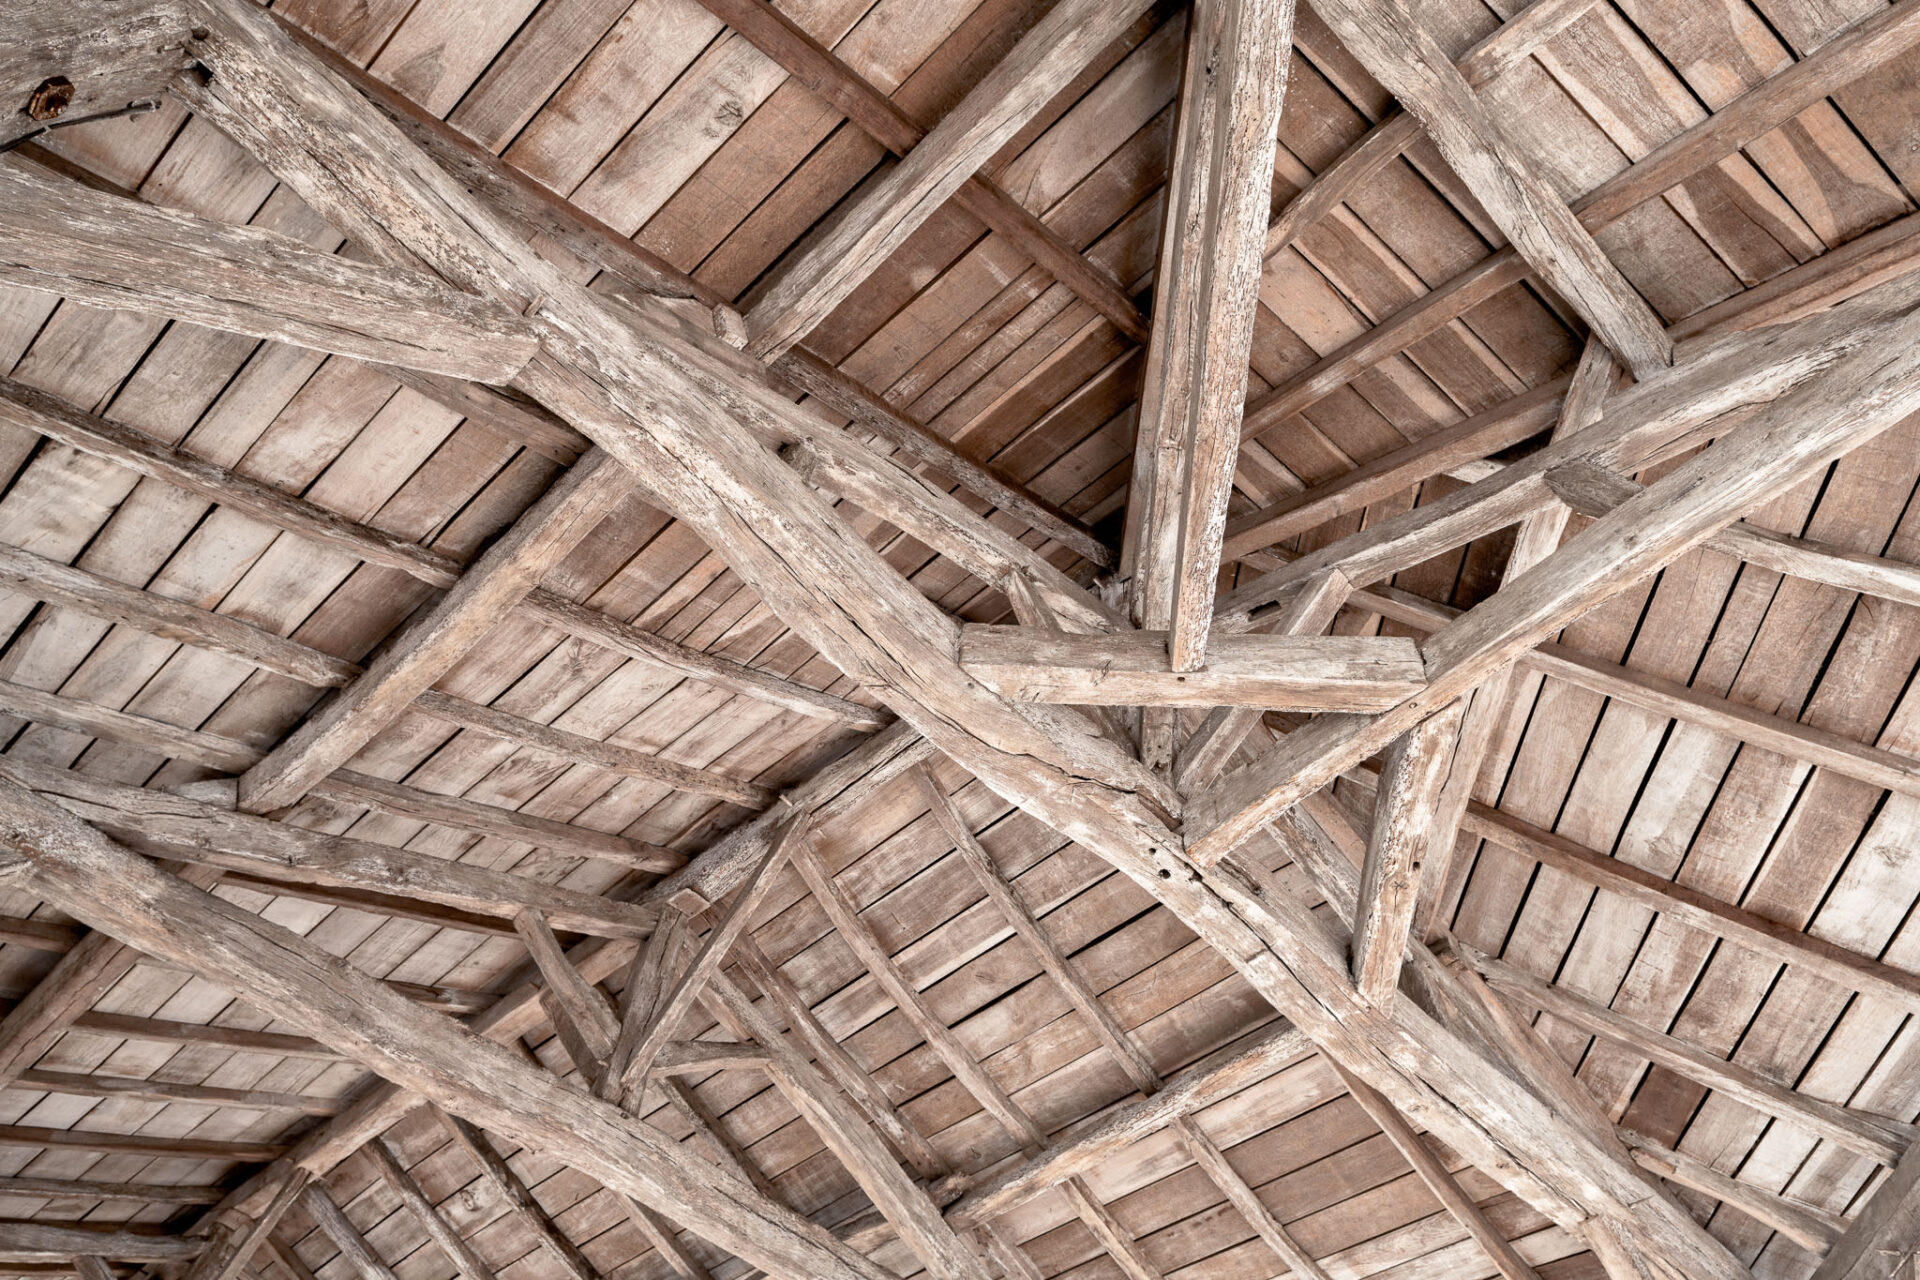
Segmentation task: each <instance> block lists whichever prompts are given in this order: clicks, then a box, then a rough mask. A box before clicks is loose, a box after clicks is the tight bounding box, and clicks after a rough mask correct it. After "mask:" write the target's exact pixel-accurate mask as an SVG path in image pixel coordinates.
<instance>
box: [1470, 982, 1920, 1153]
mask: <svg viewBox="0 0 1920 1280" xmlns="http://www.w3.org/2000/svg"><path fill="white" fill-rule="evenodd" d="M1463 954H1465V955H1467V957H1468V959H1469V961H1470V962H1471V963H1472V964H1473V965H1474V967H1475V968H1477V969H1479V970H1480V972H1481V973H1482V974H1484V975H1485V977H1486V979H1487V982H1488V983H1489V985H1491V986H1492V987H1493V989H1494V990H1496V991H1501V992H1505V993H1507V994H1509V995H1512V996H1514V997H1517V998H1518V999H1520V1000H1522V1001H1524V1002H1526V1003H1527V1004H1530V1005H1533V1006H1534V1007H1535V1008H1538V1009H1541V1010H1543V1011H1544V1012H1547V1013H1550V1014H1552V1015H1553V1016H1554V1017H1556V1018H1560V1019H1563V1020H1564V1021H1566V1022H1569V1023H1572V1024H1573V1025H1574V1026H1576V1027H1579V1028H1580V1029H1581V1030H1583V1031H1586V1032H1588V1033H1589V1034H1592V1035H1596V1036H1601V1037H1603V1038H1605V1039H1607V1040H1610V1041H1612V1042H1613V1043H1614V1044H1616V1045H1620V1046H1621V1047H1623V1048H1625V1049H1627V1050H1628V1051H1630V1052H1632V1053H1634V1054H1636V1055H1638V1056H1640V1057H1643V1058H1645V1059H1646V1060H1647V1061H1648V1062H1651V1063H1657V1064H1658V1065H1660V1066H1662V1067H1665V1068H1666V1069H1667V1070H1669V1071H1672V1072H1675V1073H1677V1074H1679V1075H1682V1076H1685V1077H1687V1078H1688V1079H1690V1080H1694V1081H1696V1082H1698V1083H1700V1084H1702V1085H1704V1086H1706V1087H1707V1088H1709V1089H1714V1090H1717V1091H1719V1092H1721V1093H1724V1094H1726V1095H1727V1096H1729V1097H1731V1098H1734V1099H1737V1100H1738V1101H1739V1102H1740V1103H1741V1104H1742V1105H1744V1106H1748V1107H1752V1108H1754V1109H1755V1110H1757V1111H1759V1112H1760V1113H1761V1114H1763V1115H1769V1116H1773V1117H1775V1118H1777V1119H1780V1120H1784V1121H1786V1122H1787V1123H1789V1124H1793V1125H1797V1126H1799V1127H1800V1128H1803V1129H1806V1130H1808V1131H1809V1132H1811V1133H1816V1134H1818V1135H1820V1136H1821V1137H1823V1138H1826V1139H1828V1140H1829V1141H1832V1142H1836V1143H1839V1144H1840V1145H1841V1146H1843V1147H1845V1148H1846V1149H1847V1150H1849V1151H1857V1152H1859V1153H1860V1154H1861V1155H1864V1156H1868V1157H1871V1158H1872V1159H1874V1160H1878V1161H1879V1162H1880V1163H1881V1164H1887V1165H1891V1164H1894V1163H1896V1162H1897V1161H1898V1160H1899V1159H1900V1158H1901V1156H1902V1155H1903V1154H1904V1153H1905V1152H1906V1150H1907V1149H1908V1147H1910V1146H1911V1145H1912V1140H1913V1133H1914V1131H1913V1127H1912V1126H1911V1125H1907V1124H1903V1123H1901V1122H1900V1121H1898V1120H1890V1119H1886V1118H1884V1117H1881V1116H1874V1115H1868V1114H1866V1113H1863V1112H1859V1111H1854V1110H1851V1109H1849V1108H1846V1107H1842V1106H1839V1105H1837V1104H1835V1103H1831V1102H1826V1101H1823V1100H1822V1099H1819V1098H1814V1097H1809V1096H1808V1095H1806V1094H1803V1093H1798V1092H1796V1091H1794V1090H1793V1089H1790V1088H1788V1087H1787V1086H1786V1085H1784V1084H1781V1083H1780V1082H1778V1081H1776V1080H1769V1079H1767V1078H1766V1077H1765V1076H1764V1075H1762V1074H1760V1073H1759V1072H1757V1071H1755V1070H1753V1069H1752V1068H1750V1067H1746V1066H1742V1065H1741V1064H1740V1063H1737V1062H1729V1061H1728V1060H1726V1059H1725V1058H1721V1057H1718V1056H1716V1055H1714V1054H1711V1053H1708V1052H1707V1051H1706V1050H1704V1049H1701V1048H1698V1047H1696V1046H1694V1045H1690V1044H1688V1043H1686V1042H1685V1041H1683V1040H1681V1039H1679V1038H1678V1037H1675V1036H1670V1035H1667V1034H1666V1033H1665V1032H1661V1031H1656V1030H1654V1029H1653V1028H1651V1027H1646V1026H1642V1025H1641V1024H1639V1023H1637V1022H1635V1021H1634V1020H1633V1019H1632V1018H1629V1017H1627V1016H1625V1015H1624V1014H1619V1013H1615V1012H1614V1011H1613V1010H1611V1009H1609V1008H1607V1007H1606V1006H1605V1005H1602V1004H1599V1003H1597V1002H1595V1001H1593V1000H1589V999H1587V998H1586V997H1585V996H1582V995H1580V994H1579V993H1578V992H1573V991H1568V990H1567V989H1565V988H1564V987H1558V986H1554V985H1552V984H1550V983H1546V982H1542V981H1541V980H1540V979H1538V978H1536V977H1534V976H1533V975H1532V974H1530V973H1527V972H1526V971H1525V970H1523V969H1519V968H1516V967H1515V966H1513V965H1509V964H1505V963H1503V962H1501V961H1498V960H1493V959H1490V958H1488V957H1486V956H1481V955H1475V954H1473V953H1472V952H1470V951H1464V950H1463Z"/></svg>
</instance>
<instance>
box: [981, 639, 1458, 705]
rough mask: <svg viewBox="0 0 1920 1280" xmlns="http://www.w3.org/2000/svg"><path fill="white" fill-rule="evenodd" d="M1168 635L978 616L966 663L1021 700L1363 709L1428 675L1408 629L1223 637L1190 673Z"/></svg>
mask: <svg viewBox="0 0 1920 1280" xmlns="http://www.w3.org/2000/svg"><path fill="white" fill-rule="evenodd" d="M1166 635H1167V633H1166V632H1164V631H1123V632H1118V633H1115V634H1111V635H1098V636H1090V635H1075V634H1070V633H1067V632H1059V631H1041V630H1036V629H1034V628H1031V627H1001V626H982V625H978V624H975V625H969V626H966V627H964V628H962V629H961V633H960V665H961V666H962V667H964V668H966V670H967V671H968V672H969V673H970V674H971V675H973V676H974V677H975V678H976V679H978V680H979V681H980V682H981V683H983V684H985V685H986V686H987V687H988V688H990V689H993V690H995V691H997V692H999V693H1002V694H1004V695H1006V696H1007V697H1009V698H1011V699H1013V700H1014V701H1016V702H1052V703H1073V704H1086V705H1094V706H1133V705H1138V706H1165V707H1215V706H1221V705H1228V706H1247V707H1263V708H1266V709H1269V710H1276V711H1329V710H1337V711H1358V710H1364V709H1367V708H1370V707H1382V706H1391V705H1394V704H1395V703H1397V702H1399V701H1400V700H1401V699H1402V698H1405V697H1407V696H1408V695H1409V694H1411V693H1413V692H1414V691H1416V690H1417V689H1419V688H1420V687H1421V685H1422V684H1424V682H1425V678H1426V672H1425V669H1424V668H1423V667H1422V665H1421V662H1420V655H1419V653H1418V651H1416V650H1415V649H1414V647H1413V645H1412V644H1411V642H1408V641H1405V640H1403V639H1400V638H1398V637H1380V636H1278V635H1227V636H1220V637H1218V638H1217V640H1216V642H1215V644H1214V645H1213V646H1212V649H1211V652H1209V653H1208V655H1207V665H1206V666H1205V667H1204V668H1202V669H1200V670H1196V671H1184V672H1183V671H1177V670H1175V669H1173V667H1172V664H1171V663H1170V662H1169V661H1168V659H1167V655H1166Z"/></svg>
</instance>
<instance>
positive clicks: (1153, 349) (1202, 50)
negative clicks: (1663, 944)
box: [1126, 0, 1293, 764]
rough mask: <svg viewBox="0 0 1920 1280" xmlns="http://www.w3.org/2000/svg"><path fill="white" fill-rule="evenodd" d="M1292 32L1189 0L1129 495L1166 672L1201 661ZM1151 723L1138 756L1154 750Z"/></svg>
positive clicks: (1166, 745) (1266, 12) (1274, 16)
mask: <svg viewBox="0 0 1920 1280" xmlns="http://www.w3.org/2000/svg"><path fill="white" fill-rule="evenodd" d="M1292 41H1293V0H1200V2H1199V3H1197V4H1196V5H1195V6H1194V8H1193V11H1192V13H1191V14H1190V15H1189V16H1188V19H1187V48H1186V62H1185V67H1184V70H1183V72H1182V76H1181V83H1180V96H1179V99H1178V102H1177V106H1176V112H1177V114H1176V117H1175V133H1174V144H1173V160H1172V169H1171V171H1170V174H1169V177H1168V180H1167V191H1166V194H1165V204H1166V214H1165V222H1164V225H1163V226H1162V229H1161V234H1160V260H1159V266H1158V268H1157V269H1156V272H1155V277H1154V329H1153V337H1152V340H1151V341H1150V342H1149V344H1148V347H1147V369H1146V382H1145V386H1144V389H1143V390H1142V392H1141V397H1140V414H1139V426H1138V428H1137V430H1136V433H1135V444H1134V463H1133V479H1132V482H1131V483H1132V487H1131V490H1130V496H1129V499H1128V503H1127V562H1126V567H1127V568H1129V569H1131V571H1132V574H1133V584H1132V594H1131V601H1132V614H1133V619H1134V621H1135V622H1136V623H1138V624H1139V625H1140V626H1141V627H1143V628H1146V629H1148V630H1155V631H1166V632H1167V654H1168V657H1169V659H1170V661H1171V663H1172V667H1173V670H1175V671H1198V670H1200V669H1201V668H1202V667H1203V666H1204V665H1205V664H1206V657H1207V633H1208V630H1209V628H1210V626H1211V624H1212V621H1213V600H1214V593H1215V589H1216V586H1217V582H1218V579H1219V576H1220V544H1221V537H1222V532H1223V530H1224V529H1225V528H1226V523H1227V499H1228V497H1229V496H1230V495H1231V494H1232V491H1233V472H1234V465H1235V463H1236V461H1237V460H1238V457H1239V452H1240V450H1239V444H1240V423H1241V419H1242V417H1243V414H1244V407H1245V400H1246V392H1247V375H1248V366H1247V360H1248V355H1249V353H1250V352H1251V350H1252V347H1253V322H1254V314H1255V312H1256V311H1257V310H1258V308H1259V292H1260V267H1261V259H1262V249H1263V247H1264V245H1265V240H1266V224H1267V216H1268V211H1269V209H1270V208H1271V207H1272V202H1273V160H1274V147H1275V132H1276V130H1277V129H1278V128H1279V123H1280V108H1281V103H1282V102H1283V101H1284V99H1285V96H1286V87H1287V69H1288V66H1289V64H1290V63H1291V61H1292ZM1155 736H1157V737H1166V740H1165V741H1164V742H1161V743H1159V744H1157V745H1152V746H1150V745H1149V744H1148V743H1146V742H1143V743H1142V748H1143V752H1144V754H1145V758H1146V759H1147V760H1148V762H1149V763H1150V764H1165V763H1167V762H1169V761H1170V760H1171V759H1172V756H1173V747H1172V742H1171V739H1170V737H1167V736H1166V735H1155Z"/></svg>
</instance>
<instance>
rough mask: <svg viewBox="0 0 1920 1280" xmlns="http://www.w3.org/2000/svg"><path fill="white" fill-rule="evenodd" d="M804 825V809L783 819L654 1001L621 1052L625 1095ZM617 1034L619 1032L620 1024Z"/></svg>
mask: <svg viewBox="0 0 1920 1280" xmlns="http://www.w3.org/2000/svg"><path fill="white" fill-rule="evenodd" d="M807 828H808V821H807V816H806V815H805V814H804V813H803V814H797V815H795V816H794V817H793V818H792V819H790V820H789V821H788V823H787V825H786V827H785V828H784V829H783V830H782V831H781V832H780V834H779V836H777V837H776V838H775V839H774V841H773V842H772V844H771V845H770V846H769V847H768V849H767V852H766V856H765V857H763V858H762V859H761V860H760V865H759V866H757V867H755V868H754V870H753V873H752V874H751V875H749V876H748V877H747V879H746V882H745V883H744V884H742V885H741V886H740V887H739V888H738V889H737V890H735V892H734V897H733V901H732V902H731V903H729V904H728V906H727V910H726V914H725V915H723V916H721V917H720V919H719V920H718V921H716V922H715V923H714V925H713V927H712V928H711V929H709V930H708V931H707V937H706V940H705V941H704V942H702V943H701V944H700V949H699V950H698V951H697V952H695V953H694V956H693V959H692V960H690V961H689V962H688V963H687V967H686V968H685V969H684V970H683V971H682V972H681V974H680V976H679V977H678V978H677V979H676V980H675V981H674V983H673V987H672V989H671V990H669V991H668V992H667V994H666V996H665V998H664V999H662V1000H661V1001H660V1002H659V1004H658V1006H657V1008H656V1009H655V1010H654V1015H653V1017H652V1019H651V1020H650V1021H649V1022H648V1023H647V1024H646V1025H645V1026H644V1027H642V1028H641V1029H640V1034H639V1036H638V1038H637V1039H635V1040H634V1041H633V1044H632V1048H631V1049H629V1050H628V1051H627V1053H626V1063H625V1066H624V1067H623V1068H622V1070H623V1075H622V1077H621V1079H620V1082H619V1083H620V1086H621V1088H622V1089H623V1090H624V1091H625V1092H626V1093H627V1094H628V1095H630V1096H631V1095H637V1093H638V1091H639V1089H640V1088H641V1086H642V1085H643V1084H644V1083H645V1081H646V1078H647V1072H648V1071H650V1070H652V1068H653V1059H654V1057H655V1055H657V1054H658V1053H659V1052H660V1050H661V1049H662V1048H664V1047H665V1045H666V1043H667V1041H668V1040H670V1039H671V1038H672V1037H673V1032H674V1028H675V1027H677V1026H678V1025H679V1024H680V1021H681V1019H682V1017H684V1016H685V1014H686V1013H687V1011H688V1010H689V1009H691V1008H692V1007H693V1004H694V1001H695V1000H696V999H697V998H698V997H699V994H700V991H701V989H702V988H704V987H705V986H706V984H707V983H708V982H709V981H710V980H711V979H712V977H713V975H714V974H716V973H718V972H719V971H720V966H721V965H722V964H723V963H725V961H726V958H727V953H728V952H729V951H731V950H732V949H733V945H734V943H735V942H737V941H739V939H740V938H741V937H743V936H744V935H745V934H746V933H747V932H748V930H749V929H750V928H751V927H752V925H753V921H754V918H755V917H756V916H758V915H759V913H760V907H761V905H762V904H763V903H764V902H765V901H766V898H767V895H768V893H770V892H771V891H772V889H773V885H774V881H775V877H776V876H777V875H778V873H779V870H780V867H781V865H782V864H783V863H785V862H787V861H788V860H790V859H791V858H792V856H793V851H794V850H795V849H796V848H798V847H799V846H800V845H801V844H802V843H803V842H804V841H805V840H806V839H807ZM622 1032H623V1035H624V1028H623V1029H622Z"/></svg>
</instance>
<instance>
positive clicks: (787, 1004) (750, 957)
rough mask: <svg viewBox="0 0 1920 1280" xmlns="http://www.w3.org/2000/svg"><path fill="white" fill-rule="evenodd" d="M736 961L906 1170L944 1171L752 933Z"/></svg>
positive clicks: (738, 946) (737, 948)
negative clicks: (864, 1114)
mask: <svg viewBox="0 0 1920 1280" xmlns="http://www.w3.org/2000/svg"><path fill="white" fill-rule="evenodd" d="M733 955H734V959H735V960H736V961H737V962H738V964H739V966H740V970H741V972H742V973H744V974H746V975H747V977H748V979H749V980H750V981H751V982H752V983H753V985H754V986H756V987H758V988H760V993H761V994H762V995H764V996H766V997H767V999H768V1001H770V1002H771V1003H772V1005H773V1007H774V1008H775V1009H776V1010H778V1011H779V1013H780V1018H781V1020H782V1021H783V1022H785V1023H786V1024H787V1026H788V1027H789V1028H790V1029H791V1030H792V1031H793V1034H794V1035H795V1036H797V1037H799V1039H800V1040H801V1041H802V1042H803V1043H804V1044H805V1045H806V1046H807V1049H808V1051H809V1052H811V1053H812V1054H813V1060H814V1061H815V1062H816V1063H818V1064H819V1067H820V1070H821V1071H822V1072H823V1073H824V1074H825V1075H826V1076H827V1077H828V1078H829V1079H830V1080H832V1081H833V1083H834V1084H835V1085H836V1086H837V1087H838V1088H839V1089H840V1090H841V1091H842V1092H844V1093H845V1094H846V1095H847V1096H848V1097H849V1098H851V1099H853V1101H854V1103H855V1104H856V1105H857V1106H859V1107H860V1109H861V1110H862V1111H864V1112H865V1113H866V1115H867V1119H868V1120H869V1121H870V1122H871V1123H872V1124H873V1127H874V1128H876V1129H878V1130H879V1131H880V1134H881V1136H882V1137H884V1138H886V1140H887V1141H888V1142H890V1143H892V1144H893V1147H894V1150H896V1151H898V1152H899V1153H900V1156H901V1158H902V1159H904V1160H905V1161H906V1162H907V1166H908V1167H909V1168H911V1169H912V1170H913V1171H914V1172H915V1173H916V1174H918V1175H919V1176H920V1177H923V1178H937V1177H940V1176H941V1175H943V1174H946V1173H947V1172H948V1168H947V1163H946V1161H945V1160H944V1159H942V1158H941V1156H940V1154H939V1153H938V1152H936V1151H935V1150H934V1149H933V1145H932V1144H931V1143H929V1142H928V1141H927V1139H926V1135H924V1134H922V1133H921V1132H920V1131H919V1130H918V1129H916V1128H914V1126H913V1122H912V1121H911V1120H909V1119H907V1117H906V1115H905V1113H903V1112H902V1111H901V1110H900V1108H899V1107H898V1106H897V1105H896V1104H895V1103H894V1101H893V1099H892V1098H891V1097H890V1096H888V1094H887V1091H886V1089H885V1088H884V1087H882V1086H881V1084H880V1082H879V1081H877V1080H875V1079H874V1078H873V1075H872V1073H871V1072H869V1071H868V1070H866V1069H865V1068H864V1067H862V1066H861V1065H860V1064H859V1063H858V1062H856V1061H854V1059H853V1055H852V1054H850V1053H849V1052H847V1048H846V1046H845V1045H843V1044H841V1043H840V1041H839V1039H838V1038H836V1037H835V1036H834V1035H833V1033H832V1032H830V1031H828V1030H827V1029H826V1027H825V1026H823V1025H822V1024H821V1022H820V1019H819V1017H818V1016H817V1015H816V1014H815V1013H814V1011H813V1009H812V1008H811V1007H809V1006H808V1004H807V1002H806V1000H805V999H804V998H803V997H802V996H801V995H800V992H799V991H798V990H796V989H795V988H794V985H793V982H792V981H791V980H790V979H789V978H788V977H787V975H786V974H785V973H783V972H781V970H780V969H779V968H778V967H777V966H776V965H774V963H773V962H772V961H771V960H769V959H768V958H767V957H766V955H764V954H763V953H762V952H761V950H760V948H759V946H758V945H757V944H756V943H755V942H754V940H753V938H752V936H751V935H745V934H743V935H742V936H741V938H740V940H739V941H738V942H736V943H734V945H733Z"/></svg>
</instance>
